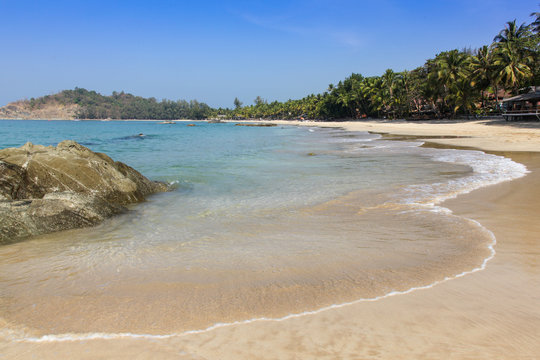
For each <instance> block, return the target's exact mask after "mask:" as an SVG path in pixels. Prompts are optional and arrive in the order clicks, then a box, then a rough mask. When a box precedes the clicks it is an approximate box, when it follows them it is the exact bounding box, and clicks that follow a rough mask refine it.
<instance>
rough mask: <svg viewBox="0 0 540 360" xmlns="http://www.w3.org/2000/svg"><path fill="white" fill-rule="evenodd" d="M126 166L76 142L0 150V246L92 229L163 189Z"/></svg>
mask: <svg viewBox="0 0 540 360" xmlns="http://www.w3.org/2000/svg"><path fill="white" fill-rule="evenodd" d="M167 189H168V187H167V185H166V184H164V183H160V182H155V181H151V180H148V179H147V178H146V177H144V176H143V175H141V174H140V173H139V172H137V171H136V170H135V169H133V168H131V167H130V166H128V165H126V164H124V163H121V162H118V161H114V160H112V159H111V158H110V157H109V156H107V155H105V154H103V153H95V152H93V151H91V150H90V149H88V148H86V147H84V146H82V145H80V144H78V143H77V142H75V141H71V140H66V141H63V142H61V143H59V144H58V146H56V147H54V146H42V145H33V144H32V143H26V144H25V145H24V146H22V147H20V148H7V149H3V150H0V244H2V243H9V242H12V241H16V240H19V239H22V238H25V237H29V236H34V235H40V234H45V233H50V232H54V231H60V230H67V229H73V228H80V227H86V226H92V225H96V224H98V223H100V222H101V221H103V220H105V219H106V218H108V217H110V216H113V215H115V214H119V213H121V212H123V211H125V207H124V206H125V205H127V204H131V203H136V202H140V201H143V200H144V199H145V196H147V195H149V194H152V193H156V192H162V191H167Z"/></svg>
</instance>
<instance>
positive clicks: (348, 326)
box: [34, 121, 540, 359]
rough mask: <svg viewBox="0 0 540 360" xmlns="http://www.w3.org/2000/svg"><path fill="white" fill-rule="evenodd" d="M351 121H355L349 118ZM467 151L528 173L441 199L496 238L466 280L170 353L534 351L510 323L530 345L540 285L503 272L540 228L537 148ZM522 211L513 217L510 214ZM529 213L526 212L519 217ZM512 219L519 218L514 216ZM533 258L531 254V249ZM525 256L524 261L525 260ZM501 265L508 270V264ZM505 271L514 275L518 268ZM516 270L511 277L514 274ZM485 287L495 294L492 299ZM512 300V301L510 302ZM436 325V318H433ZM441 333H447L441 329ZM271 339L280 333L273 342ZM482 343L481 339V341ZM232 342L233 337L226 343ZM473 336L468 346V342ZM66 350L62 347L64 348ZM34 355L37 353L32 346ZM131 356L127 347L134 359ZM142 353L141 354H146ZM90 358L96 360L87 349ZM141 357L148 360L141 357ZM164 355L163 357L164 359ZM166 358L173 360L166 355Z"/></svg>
mask: <svg viewBox="0 0 540 360" xmlns="http://www.w3.org/2000/svg"><path fill="white" fill-rule="evenodd" d="M285 124H287V125H307V126H320V125H321V123H318V122H317V123H305V122H298V124H294V123H291V122H289V121H287V122H285ZM329 124H331V125H334V127H342V128H345V129H347V130H350V131H372V132H383V133H384V132H385V131H378V130H388V129H387V128H386V127H385V126H381V127H380V128H377V126H376V125H377V123H373V122H368V123H362V126H351V128H350V129H349V128H347V126H349V124H346V126H343V125H344V123H329ZM354 124H356V123H355V122H353V125H354ZM368 125H369V126H368ZM396 125H397V124H396ZM325 126H326V124H325ZM482 126H485V125H482ZM364 127H370V128H377V130H360V129H363V128H364ZM402 131H403V132H408V133H407V134H395V135H398V136H400V135H406V136H415V137H416V138H417V139H422V140H424V139H425V140H426V142H427V143H426V145H425V146H430V143H433V144H436V146H441V145H442V146H443V147H450V148H464V147H466V148H470V146H467V145H465V146H463V145H458V144H456V143H454V144H451V143H447V141H449V142H452V141H455V142H457V143H460V144H461V141H462V140H463V139H473V140H474V139H475V138H474V137H472V138H454V139H433V138H429V139H428V138H426V137H427V136H453V135H452V134H449V131H443V130H439V132H438V133H437V134H431V135H427V134H426V132H427V131H426V132H424V133H420V134H413V133H412V132H413V130H411V129H407V128H406V127H403V129H402ZM430 131H432V130H430ZM537 131H538V129H537ZM392 134H394V133H392ZM422 136H424V138H423V137H422ZM514 137H515V136H514ZM468 141H471V140H468ZM482 145H483V146H485V145H486V144H485V143H483V144H482ZM488 145H489V146H487V148H492V147H493V146H495V144H488ZM528 145H530V144H528ZM536 145H537V146H538V145H540V144H536ZM474 148H478V149H481V150H484V151H487V152H490V153H496V154H497V155H504V156H507V157H510V158H512V159H513V160H515V161H517V162H520V163H524V164H525V165H526V166H527V168H528V169H529V170H530V173H529V174H527V175H526V176H525V177H522V178H520V179H516V180H513V181H506V182H503V183H499V184H496V185H490V186H487V187H483V188H481V189H477V190H475V191H473V192H471V193H468V194H462V195H459V196H458V197H457V198H456V199H450V200H446V201H444V202H443V205H444V206H445V207H449V208H450V209H452V210H453V212H454V213H455V214H456V215H459V216H463V217H466V218H469V219H474V220H475V221H479V222H480V223H481V224H482V225H483V226H484V227H485V228H487V229H488V230H489V231H491V232H493V233H494V235H495V237H496V238H497V245H496V247H497V255H496V256H495V258H494V259H492V260H491V261H490V262H489V264H488V266H487V268H486V269H485V270H484V271H476V272H475V273H474V274H469V275H468V276H465V277H463V276H462V277H461V279H460V281H444V282H442V283H440V284H437V286H432V285H429V286H426V288H429V291H428V290H427V289H424V287H420V290H425V291H414V290H419V289H414V290H412V291H406V292H404V293H406V294H407V296H392V295H386V296H384V297H382V299H379V300H380V301H373V300H369V299H364V300H358V301H355V302H353V304H347V305H346V306H345V305H342V306H339V305H338V306H336V307H335V308H329V309H324V310H322V309H321V310H322V311H321V310H317V311H315V312H318V313H317V314H310V315H312V316H307V317H306V316H294V315H293V316H287V317H286V319H285V318H284V319H281V320H279V319H278V321H277V322H275V323H274V322H272V323H269V322H268V321H260V322H256V321H250V320H248V321H245V322H239V323H237V324H232V325H229V326H216V327H215V328H213V329H212V331H211V332H208V331H206V330H203V331H194V332H193V333H190V334H185V335H183V336H181V337H179V338H176V336H177V335H175V338H174V339H173V338H170V339H168V340H167V341H168V342H169V345H170V347H171V348H174V349H182V351H184V352H185V353H186V354H188V355H189V354H191V355H196V356H204V357H208V358H223V359H228V358H230V359H234V358H294V357H297V356H300V357H310V358H313V357H317V358H324V357H328V358H332V357H331V354H330V353H325V351H327V350H328V348H329V347H331V348H336V349H348V350H346V351H343V350H341V351H340V352H339V357H340V358H357V357H359V356H362V358H388V359H390V358H400V357H401V358H403V357H405V358H421V357H426V356H427V357H428V358H433V357H435V358H456V359H470V358H486V359H488V358H489V359H491V358H508V359H514V358H516V357H523V356H527V357H531V358H532V356H533V355H534V354H535V353H538V352H537V351H538V350H540V345H536V343H535V342H534V341H533V342H529V343H526V344H525V346H524V344H523V341H522V340H519V337H520V336H521V337H523V336H524V335H526V334H524V331H520V330H521V329H520V327H519V324H516V323H515V322H514V321H513V320H514V319H512V318H513V315H516V314H517V315H516V316H517V318H518V319H521V320H523V319H528V324H527V325H526V326H524V327H525V328H526V330H527V331H526V332H527V333H529V334H531V337H532V338H533V339H534V334H535V330H540V311H538V310H536V309H535V308H534V301H532V302H533V304H532V305H531V304H529V306H523V301H524V300H525V301H529V300H531V298H530V295H531V294H532V295H533V299H534V298H536V297H538V296H540V290H539V289H540V287H538V286H530V287H528V288H527V289H526V290H528V291H526V293H525V294H524V295H525V296H524V295H523V294H521V295H520V294H519V291H521V292H523V290H524V289H523V288H522V285H523V284H522V282H523V281H522V280H519V281H511V280H517V278H518V277H517V276H511V274H510V275H509V274H507V273H506V272H507V271H508V267H509V266H510V267H512V266H511V265H515V264H513V261H514V260H515V259H512V256H515V254H513V250H512V249H513V248H515V247H516V241H515V240H516V239H513V234H514V233H515V232H518V233H519V232H520V231H521V232H523V231H529V232H530V234H528V235H529V236H528V237H526V239H525V242H527V241H531V240H535V235H536V234H538V232H537V231H536V230H540V228H539V227H538V226H537V225H536V227H534V226H532V231H531V225H532V224H533V223H531V221H534V218H535V216H534V215H535V214H538V213H539V212H538V210H539V209H540V206H539V205H538V204H540V202H539V201H538V199H540V197H539V194H540V191H538V190H535V189H530V188H529V187H530V186H531V185H534V184H535V183H538V179H540V154H539V153H538V150H531V149H535V148H536V147H535V146H533V147H529V148H527V147H523V146H517V147H514V148H519V149H520V150H513V151H511V152H508V151H509V150H502V151H494V150H488V149H486V148H481V147H474ZM527 189H529V190H531V191H532V192H534V196H527ZM503 195H504V196H503ZM516 197H517V198H520V199H521V200H522V201H521V202H517V203H516V202H513V201H512V200H513V199H514V198H516ZM523 203H526V204H525V205H526V206H525V207H526V209H525V213H524V212H523V209H522V208H523V207H524V204H523ZM512 206H514V207H515V206H518V209H513V211H511V210H512V209H510V208H511V207H512ZM520 209H521V211H517V210H520ZM531 209H532V213H531ZM527 214H528V216H524V215H527ZM507 217H509V219H507ZM520 217H521V219H519V218H520ZM523 217H525V219H523ZM518 219H519V220H520V221H519V223H520V224H522V225H523V224H525V225H526V226H525V227H524V228H522V229H516V228H515V227H516V224H515V223H514V222H515V221H517V220H518ZM527 226H529V229H527ZM531 237H532V238H531ZM520 241H521V242H523V239H520V240H519V241H518V242H520ZM509 248H510V249H509ZM533 248H534V247H533ZM536 249H538V245H536ZM514 251H515V249H514ZM532 253H533V255H534V254H535V252H534V251H533V252H532ZM527 256H529V257H530V254H528V255H527ZM509 260H510V263H511V264H510V265H509V264H508V262H509ZM531 261H533V263H532V265H531V266H532V267H533V268H534V269H533V275H534V273H536V276H532V278H531V279H528V281H532V282H533V284H535V285H539V284H540V281H539V280H538V273H539V272H540V264H538V261H537V260H534V258H533V260H531ZM511 270H512V269H511ZM513 270H516V271H517V270H518V269H513ZM517 273H518V274H519V271H517ZM501 278H502V280H501ZM526 280H527V279H526ZM501 285H503V291H500V290H494V289H493V287H501ZM504 286H505V287H504ZM507 287H510V288H511V289H513V290H517V291H514V292H512V293H508V294H505V292H504V291H505V290H507ZM486 289H487V290H488V291H487V294H488V299H481V297H482V294H483V293H484V292H485V290H486ZM493 291H495V294H497V295H498V297H500V298H497V299H494V298H493ZM395 295H397V294H395ZM523 297H525V299H523ZM516 298H518V299H517V300H516ZM508 302H511V303H517V304H519V305H521V306H516V307H511V308H510V309H509V311H508V312H509V313H510V314H509V315H505V316H504V318H503V320H504V321H503V325H504V326H502V327H499V328H496V329H494V328H492V327H491V326H490V325H491V323H490V322H489V321H488V322H487V325H488V326H485V325H486V324H482V322H483V321H487V320H484V319H483V318H482V316H483V315H486V314H488V315H489V313H490V312H492V311H494V309H493V306H492V307H490V306H489V305H490V304H492V303H495V305H497V307H496V309H495V310H497V309H500V308H502V309H506V307H505V305H507V303H508ZM484 306H485V308H484ZM506 310H508V309H506ZM315 312H314V313H315ZM477 312H479V314H478V313H477ZM495 314H497V315H499V316H502V315H503V313H502V312H501V311H495ZM492 316H493V315H492ZM443 319H444V321H441V320H443ZM285 320H286V321H285ZM490 320H492V322H493V323H494V324H495V325H497V326H500V322H501V319H498V318H491V319H490ZM478 324H480V325H484V326H478V327H479V328H480V329H474V327H475V325H478ZM239 325H241V326H239ZM366 329H367V330H366ZM448 329H450V330H451V331H448ZM536 333H538V332H536ZM272 334H279V335H277V336H274V337H273V338H272ZM157 337H159V336H157ZM119 338H121V340H120V344H115V346H122V347H123V348H124V350H126V349H127V348H128V347H129V348H133V349H139V350H140V349H148V348H154V350H155V351H156V352H157V353H159V348H160V347H159V344H152V341H153V340H150V339H144V338H143V339H141V338H138V339H129V338H125V335H124V336H119ZM486 338H487V339H489V340H488V341H486V340H484V339H486ZM493 338H495V339H497V340H498V343H496V344H492V342H493ZM232 339H236V340H238V341H231V340H232ZM358 339H362V341H358ZM471 339H473V340H472V341H471ZM509 339H510V340H513V341H514V343H510V341H508V340H509ZM116 341H118V340H116ZM101 343H103V344H104V346H106V345H105V344H109V343H107V339H105V338H104V339H97V340H96V339H95V340H94V341H92V342H88V343H87V342H84V341H81V342H76V343H70V344H71V345H73V348H74V349H76V351H75V352H70V353H71V354H72V355H73V354H81V352H83V351H84V349H93V348H94V346H96V345H98V344H101ZM306 343H307V344H306ZM505 345H506V347H505ZM36 346H37V345H36ZM39 346H51V347H53V348H54V349H56V350H60V351H63V349H59V348H58V346H59V343H51V344H46V343H44V344H40V345H39ZM490 346H491V348H490ZM70 348H71V347H68V349H70ZM73 348H71V350H73ZM34 349H35V350H38V349H39V348H38V347H36V348H34ZM66 351H67V350H66ZM135 351H136V350H133V352H134V353H135ZM347 351H348V352H347ZM38 353H39V350H38ZM66 354H67V353H66ZM103 354H107V352H106V351H105V350H103ZM150 354H151V353H148V355H150ZM165 355H166V354H165ZM170 355H172V353H171V354H170ZM324 355H326V356H324ZM334 355H336V353H334ZM94 356H97V355H96V354H95V353H94ZM336 356H338V355H336ZM501 356H502V357H501ZM148 358H151V357H150V356H148ZM163 358H169V357H167V356H163ZM170 358H173V357H172V356H170ZM175 358H176V357H175ZM186 358H191V357H186Z"/></svg>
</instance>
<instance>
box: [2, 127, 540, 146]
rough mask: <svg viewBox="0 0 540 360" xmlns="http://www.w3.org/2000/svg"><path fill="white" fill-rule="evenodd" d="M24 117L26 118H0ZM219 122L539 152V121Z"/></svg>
mask: <svg viewBox="0 0 540 360" xmlns="http://www.w3.org/2000/svg"><path fill="white" fill-rule="evenodd" d="M2 120H14V121H25V120H27V119H0V121H2ZM32 121H128V122H137V121H138V122H149V121H151V122H156V123H158V122H162V121H165V120H163V119H159V120H156V119H115V120H112V119H110V120H109V119H101V120H97V119H76V120H62V119H41V120H37V119H36V120H32ZM171 121H174V122H181V123H186V122H208V121H211V120H208V119H205V120H191V119H178V120H171ZM221 121H223V122H254V123H273V124H277V125H293V126H314V127H336V128H343V129H346V130H348V131H368V132H372V133H381V134H389V135H397V136H413V137H415V138H418V139H420V140H424V141H426V142H430V143H435V144H440V145H446V146H456V147H461V148H463V147H465V148H474V149H479V150H485V151H496V152H505V151H509V152H516V151H517V152H523V151H526V152H540V122H538V121H529V122H506V121H503V120H496V119H486V120H425V121H405V120H362V121H351V120H344V121H313V120H308V121H305V120H304V121H299V120H232V119H224V120H221Z"/></svg>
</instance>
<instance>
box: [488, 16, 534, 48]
mask: <svg viewBox="0 0 540 360" xmlns="http://www.w3.org/2000/svg"><path fill="white" fill-rule="evenodd" d="M526 33H527V26H526V25H525V23H523V24H521V25H520V26H519V27H518V26H517V25H516V20H514V21H508V22H507V23H506V27H505V28H504V29H503V30H501V32H499V35H497V36H495V38H494V39H493V41H494V42H497V43H506V42H511V41H517V40H519V39H521V38H522V37H523V36H525V34H526Z"/></svg>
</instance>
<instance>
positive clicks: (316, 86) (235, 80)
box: [0, 0, 540, 107]
mask: <svg viewBox="0 0 540 360" xmlns="http://www.w3.org/2000/svg"><path fill="white" fill-rule="evenodd" d="M539 4H540V1H539V0H429V1H426V0H418V1H412V0H410V1H398V0H373V1H362V0H357V1H352V0H328V1H327V0H312V1H298V0H289V1H281V0H278V1H257V0H252V1H244V0H237V1H232V0H231V1H227V0H223V1H172V0H153V1H137V0H131V1H114V0H108V1H101V0H93V1H78V0H70V1H55V0H50V1H44V0H43V1H27V0H0V14H1V16H0V19H1V20H0V46H1V50H0V54H1V55H0V105H5V104H6V103H8V102H10V101H14V100H17V99H22V98H30V97H38V96H42V95H47V94H51V93H55V92H58V91H60V90H63V89H72V88H74V87H76V86H78V87H84V88H86V89H91V90H96V91H98V92H100V93H102V94H110V93H112V91H113V90H118V91H121V90H124V91H126V92H131V93H133V94H135V95H140V96H144V97H151V96H153V97H156V98H157V99H162V98H167V99H172V100H177V99H186V100H190V99H197V100H199V101H203V102H206V103H208V104H209V105H211V106H216V107H218V106H223V107H232V106H233V100H234V98H235V97H238V98H239V99H240V100H241V101H243V102H244V103H245V104H248V103H252V102H253V99H255V97H256V96H261V97H263V98H265V99H268V100H269V101H272V100H280V101H283V100H287V99H289V98H293V99H294V98H301V97H303V96H305V95H308V94H310V93H320V92H323V91H324V90H325V89H326V88H327V86H328V84H330V83H337V82H338V81H339V80H342V79H343V78H345V77H346V76H348V75H350V74H351V73H353V72H356V73H362V74H364V75H368V76H369V75H380V74H382V73H383V72H384V71H385V70H386V69H387V68H392V69H394V70H396V71H401V70H404V69H409V70H410V69H414V68H415V67H418V66H421V65H422V64H423V63H424V62H425V60H426V59H428V58H432V57H434V55H435V54H436V53H438V52H440V51H444V50H451V49H455V48H458V49H461V48H463V47H473V48H475V47H479V46H482V45H485V44H489V43H491V41H492V39H493V37H494V36H495V35H496V34H497V33H498V32H499V31H500V30H501V29H502V28H503V27H504V25H505V23H506V21H509V20H513V19H517V20H518V22H519V23H522V22H527V23H529V22H530V21H531V19H532V18H531V17H529V14H530V13H531V12H533V11H540V7H539Z"/></svg>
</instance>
